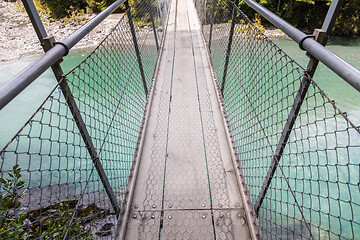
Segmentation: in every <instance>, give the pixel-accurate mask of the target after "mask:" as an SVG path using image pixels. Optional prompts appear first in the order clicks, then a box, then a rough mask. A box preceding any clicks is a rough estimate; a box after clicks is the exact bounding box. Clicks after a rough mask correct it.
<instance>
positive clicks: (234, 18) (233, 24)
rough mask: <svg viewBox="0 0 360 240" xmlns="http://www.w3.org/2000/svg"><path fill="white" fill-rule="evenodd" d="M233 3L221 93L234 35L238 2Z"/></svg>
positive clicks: (237, 0)
mask: <svg viewBox="0 0 360 240" xmlns="http://www.w3.org/2000/svg"><path fill="white" fill-rule="evenodd" d="M232 4H234V5H233V12H232V18H231V28H230V33H229V41H228V46H227V49H226V57H225V64H224V72H223V77H222V82H221V88H220V89H221V93H222V95H224V88H225V80H226V74H227V69H228V65H229V60H230V52H231V45H232V40H233V36H234V29H235V22H236V16H237V9H236V7H237V5H238V4H239V0H236V1H235V2H234V3H232Z"/></svg>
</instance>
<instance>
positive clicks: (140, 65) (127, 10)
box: [125, 1, 148, 96]
mask: <svg viewBox="0 0 360 240" xmlns="http://www.w3.org/2000/svg"><path fill="white" fill-rule="evenodd" d="M125 8H126V14H127V17H128V21H129V26H130V31H131V35H132V39H133V43H134V48H135V53H136V57H137V60H138V64H139V69H140V74H141V79H142V82H143V86H144V92H145V96H147V94H148V90H147V86H146V79H145V74H144V68H143V65H142V61H141V56H140V50H139V45H138V42H137V39H136V32H135V28H134V23H133V20H132V16H131V8H130V5H129V1H126V2H125Z"/></svg>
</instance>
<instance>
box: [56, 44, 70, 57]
mask: <svg viewBox="0 0 360 240" xmlns="http://www.w3.org/2000/svg"><path fill="white" fill-rule="evenodd" d="M56 44H60V45H61V46H63V47H64V48H65V54H64V55H63V57H65V56H67V55H68V54H69V51H70V49H69V47H68V46H67V45H66V44H65V43H62V42H54V45H56Z"/></svg>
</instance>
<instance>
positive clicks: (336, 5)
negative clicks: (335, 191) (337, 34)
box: [255, 0, 344, 214]
mask: <svg viewBox="0 0 360 240" xmlns="http://www.w3.org/2000/svg"><path fill="white" fill-rule="evenodd" d="M343 1H344V0H333V1H332V3H331V5H330V8H329V10H328V12H327V15H326V18H325V20H324V23H323V25H322V28H321V29H315V31H314V35H315V36H314V37H315V38H316V40H317V41H318V42H320V43H321V44H322V45H324V46H325V45H326V42H327V39H328V38H327V36H326V34H328V33H329V32H330V31H331V29H332V27H333V25H334V22H335V20H336V17H337V16H338V14H339V11H340V7H341V5H342V3H343ZM318 63H319V60H317V59H315V58H314V57H312V56H310V60H309V63H308V65H307V68H306V74H305V75H304V76H303V78H302V80H301V83H300V87H299V90H298V92H297V94H296V97H295V100H294V103H293V106H292V108H291V110H290V113H289V116H288V118H287V121H286V123H285V127H284V129H283V131H282V134H281V137H280V140H279V142H278V144H277V146H276V151H275V153H274V155H273V158H272V161H271V164H270V167H269V170H268V172H267V175H266V178H265V181H264V183H263V185H262V187H261V190H260V193H259V196H258V198H257V200H256V202H255V212H256V214H258V213H259V210H260V207H261V204H262V202H263V200H264V198H265V195H266V192H267V190H268V188H269V186H270V183H271V180H272V178H273V176H274V174H275V171H276V169H277V166H278V164H279V161H280V159H281V156H282V154H283V152H284V149H285V146H286V144H287V142H288V140H289V137H290V133H291V130H292V129H293V127H294V124H295V121H296V118H297V116H298V114H299V111H300V108H301V105H302V103H303V101H304V99H305V96H306V93H307V91H308V89H309V86H310V79H309V78H312V77H313V76H314V74H315V71H316V68H317V66H318Z"/></svg>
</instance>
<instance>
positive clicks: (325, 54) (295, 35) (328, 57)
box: [236, 0, 360, 92]
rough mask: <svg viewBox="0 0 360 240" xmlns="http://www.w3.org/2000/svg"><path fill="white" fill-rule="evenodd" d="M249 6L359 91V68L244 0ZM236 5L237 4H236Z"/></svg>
mask: <svg viewBox="0 0 360 240" xmlns="http://www.w3.org/2000/svg"><path fill="white" fill-rule="evenodd" d="M244 2H245V3H246V4H248V5H249V6H250V7H251V8H253V9H254V10H255V11H256V12H258V13H260V14H261V15H262V16H263V17H264V18H266V19H267V20H268V21H269V22H271V23H272V24H274V25H275V26H276V27H277V28H279V29H280V30H281V31H283V32H284V33H285V34H286V35H288V36H289V37H290V38H291V39H293V40H294V41H295V42H297V43H300V42H302V47H303V48H304V49H305V50H306V51H307V52H308V53H310V54H311V55H312V56H313V57H315V58H316V59H318V60H319V61H320V62H322V63H323V64H325V65H326V66H327V67H328V68H329V69H331V70H332V71H334V72H335V73H336V74H337V75H339V76H340V77H341V78H342V79H344V80H345V81H346V82H347V83H349V84H350V85H351V86H352V87H354V88H355V89H356V90H358V91H359V92H360V70H358V69H356V68H355V67H353V66H352V65H351V64H349V63H348V62H346V61H345V60H343V59H342V58H340V57H339V56H337V55H335V54H334V53H333V52H331V51H329V50H328V49H327V48H325V47H324V46H323V45H321V44H320V43H318V42H317V41H315V40H314V39H312V38H306V37H307V36H308V35H306V34H305V33H303V32H302V31H300V30H299V29H297V28H295V27H294V26H292V25H291V24H290V23H288V22H286V21H285V20H283V19H282V18H280V17H279V16H277V15H276V14H274V13H273V12H271V11H270V10H268V9H267V8H265V7H263V6H261V5H260V4H259V3H257V2H255V1H254V0H244ZM236 7H237V6H236ZM238 10H239V11H240V9H238Z"/></svg>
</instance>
